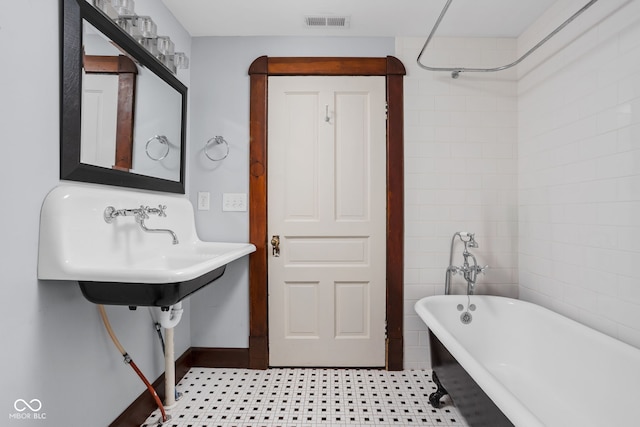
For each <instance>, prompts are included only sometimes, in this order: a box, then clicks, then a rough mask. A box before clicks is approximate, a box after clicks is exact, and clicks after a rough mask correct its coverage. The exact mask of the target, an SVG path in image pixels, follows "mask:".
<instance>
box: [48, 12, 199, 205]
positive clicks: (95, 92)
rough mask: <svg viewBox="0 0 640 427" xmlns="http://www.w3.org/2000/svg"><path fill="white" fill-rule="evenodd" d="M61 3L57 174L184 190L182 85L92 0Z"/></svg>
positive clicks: (184, 100)
mask: <svg viewBox="0 0 640 427" xmlns="http://www.w3.org/2000/svg"><path fill="white" fill-rule="evenodd" d="M61 4H62V11H61V14H60V19H61V26H62V46H61V54H62V55H61V60H62V63H61V65H62V70H61V73H60V77H61V91H60V95H61V106H62V111H61V115H60V128H61V134H60V136H61V139H60V178H61V179H63V180H72V181H82V182H91V183H98V184H106V185H116V186H121V187H131V188H140V189H147V190H154V191H163V192H170V193H184V192H185V166H184V165H185V144H186V114H187V88H186V86H185V85H184V84H182V82H180V80H178V79H177V77H176V76H175V74H174V73H173V72H172V69H170V68H168V67H167V65H166V64H165V62H162V61H161V60H160V58H158V57H156V56H154V55H153V54H151V53H150V52H149V51H148V50H147V49H145V48H144V47H143V46H142V45H141V44H140V43H139V42H138V41H137V40H136V39H135V38H133V37H132V36H131V35H130V34H128V33H126V32H125V31H124V30H123V29H122V28H121V27H119V26H118V25H117V23H116V22H114V21H113V20H112V19H111V18H109V17H108V16H107V15H105V14H103V13H102V12H101V11H100V10H98V9H96V8H95V7H94V6H93V4H92V3H90V2H88V1H86V0H61ZM165 59H166V58H165ZM174 59H175V57H174Z"/></svg>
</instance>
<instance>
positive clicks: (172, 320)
mask: <svg viewBox="0 0 640 427" xmlns="http://www.w3.org/2000/svg"><path fill="white" fill-rule="evenodd" d="M183 312H184V310H183V309H182V301H180V302H177V303H175V304H174V305H173V306H171V307H170V308H169V309H168V310H166V309H165V310H164V311H163V310H162V309H161V308H159V307H151V314H152V317H153V318H154V319H155V321H156V323H159V324H160V326H162V327H163V328H164V340H165V345H164V390H165V398H164V406H165V407H166V408H172V407H173V406H174V405H175V404H176V364H175V353H174V341H173V328H175V327H176V326H177V325H178V323H180V319H182V313H183Z"/></svg>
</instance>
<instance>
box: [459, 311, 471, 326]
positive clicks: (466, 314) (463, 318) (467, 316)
mask: <svg viewBox="0 0 640 427" xmlns="http://www.w3.org/2000/svg"><path fill="white" fill-rule="evenodd" d="M471 320H473V316H472V315H471V313H469V312H468V311H465V312H464V313H462V314H461V315H460V321H462V323H464V324H465V325H468V324H469V323H471Z"/></svg>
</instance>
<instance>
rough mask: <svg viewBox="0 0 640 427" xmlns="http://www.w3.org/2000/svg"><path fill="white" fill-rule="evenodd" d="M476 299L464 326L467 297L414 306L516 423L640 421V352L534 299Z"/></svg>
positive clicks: (615, 425) (564, 425) (526, 426)
mask: <svg viewBox="0 0 640 427" xmlns="http://www.w3.org/2000/svg"><path fill="white" fill-rule="evenodd" d="M471 303H472V304H475V305H476V310H475V311H471V314H472V316H473V319H472V321H471V323H469V324H466V325H465V324H463V323H462V321H461V320H460V315H461V312H460V311H458V308H457V305H458V304H462V305H463V306H464V307H465V308H466V306H467V297H466V296H460V295H449V296H444V295H441V296H433V297H427V298H423V299H422V300H420V301H418V302H417V303H416V305H415V310H416V312H417V313H418V315H419V316H420V317H421V318H422V320H423V321H424V322H425V323H426V325H427V327H428V328H429V330H430V331H431V333H432V334H433V335H434V336H435V337H437V339H438V340H439V341H440V342H441V343H442V344H443V345H444V347H446V349H447V350H448V352H449V353H450V355H451V356H453V357H454V358H455V359H456V360H457V361H458V363H459V364H460V366H462V368H463V369H464V371H466V372H467V373H468V374H469V376H471V378H472V379H473V380H474V381H475V382H476V383H477V384H478V385H479V386H480V388H482V390H483V391H484V392H485V393H486V395H487V396H488V397H489V398H490V399H491V400H492V401H493V402H494V403H495V405H496V406H497V407H498V408H499V409H500V411H502V413H503V414H504V415H505V416H506V417H507V418H508V420H509V421H510V422H511V423H513V424H514V425H515V426H518V427H530V426H532V427H533V426H548V427H553V426H558V427H568V426H580V427H586V426H596V427H609V426H611V427H619V426H620V427H623V426H624V427H627V426H638V425H640V415H639V414H640V412H639V411H638V407H639V406H640V350H639V349H637V348H635V347H632V346H629V345H627V344H624V343H622V342H621V341H618V340H616V339H613V338H611V337H609V336H607V335H604V334H602V333H600V332H597V331H595V330H593V329H591V328H588V327H586V326H583V325H581V324H579V323H577V322H574V321H572V320H570V319H568V318H566V317H563V316H561V315H558V314H556V313H554V312H552V311H550V310H547V309H545V308H543V307H540V306H538V305H535V304H531V303H527V302H524V301H519V300H514V299H509V298H502V297H494V296H480V295H477V296H471ZM433 357H434V356H433V355H432V359H433ZM436 357H437V356H436ZM435 369H436V368H435V366H434V370H435ZM445 387H446V385H445ZM449 391H451V390H449ZM451 394H454V393H451ZM451 397H452V398H453V399H454V403H457V401H456V396H455V395H453V396H451ZM463 414H464V412H463Z"/></svg>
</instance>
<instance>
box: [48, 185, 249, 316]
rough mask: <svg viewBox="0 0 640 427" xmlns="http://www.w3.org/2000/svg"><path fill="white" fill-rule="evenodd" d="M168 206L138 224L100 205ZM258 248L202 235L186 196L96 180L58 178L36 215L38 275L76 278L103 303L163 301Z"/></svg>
mask: <svg viewBox="0 0 640 427" xmlns="http://www.w3.org/2000/svg"><path fill="white" fill-rule="evenodd" d="M158 205H163V206H166V209H165V213H166V217H160V216H158V215H152V214H150V215H149V218H148V219H146V220H145V225H146V226H147V227H148V228H151V229H154V228H155V229H160V228H161V229H170V230H172V231H173V232H174V233H175V234H176V235H177V237H178V240H179V243H178V244H172V238H171V235H170V234H168V233H166V232H156V233H149V232H145V231H144V230H142V228H141V227H140V225H139V224H138V223H137V222H136V220H135V217H133V216H119V217H116V218H114V219H113V221H112V222H111V223H107V222H106V221H105V219H104V210H105V208H107V206H114V207H115V208H116V209H136V208H139V207H140V206H150V207H157V206H158ZM254 251H255V246H254V245H252V244H250V243H225V242H204V241H201V240H200V239H199V238H198V236H197V234H196V230H195V223H194V212H193V207H192V205H191V203H190V202H189V200H188V199H187V198H186V197H184V196H176V195H173V194H164V193H154V192H142V191H139V190H128V189H121V188H110V187H102V186H94V185H81V184H74V185H61V186H59V187H56V188H55V189H53V190H52V191H51V192H50V193H49V194H48V195H47V197H46V198H45V201H44V203H43V205H42V211H41V215H40V244H39V254H38V278H39V279H42V280H72V281H78V282H79V283H80V287H81V289H82V291H83V293H84V295H85V297H87V299H89V300H90V301H92V302H96V303H100V304H119V305H134V306H135V305H150V306H154V305H155V306H167V305H172V304H174V303H175V302H178V301H179V300H181V299H183V298H185V297H186V296H188V295H190V294H191V293H193V292H195V291H196V290H198V289H200V288H201V287H203V286H206V285H207V284H209V283H211V281H213V280H215V279H217V278H218V277H220V276H221V275H222V274H223V273H224V268H225V266H226V265H227V264H228V263H230V262H233V261H234V260H236V259H238V258H241V257H243V256H245V255H248V254H250V253H251V252H254Z"/></svg>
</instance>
